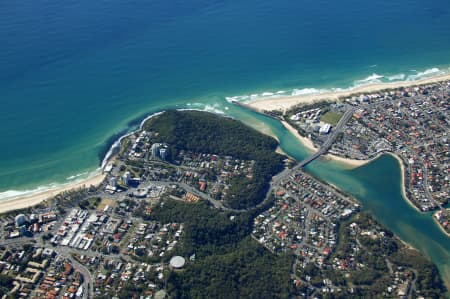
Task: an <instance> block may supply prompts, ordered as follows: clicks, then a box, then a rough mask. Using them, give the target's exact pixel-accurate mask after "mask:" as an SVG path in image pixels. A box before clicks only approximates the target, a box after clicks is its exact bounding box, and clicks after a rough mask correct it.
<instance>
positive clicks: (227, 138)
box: [144, 110, 283, 209]
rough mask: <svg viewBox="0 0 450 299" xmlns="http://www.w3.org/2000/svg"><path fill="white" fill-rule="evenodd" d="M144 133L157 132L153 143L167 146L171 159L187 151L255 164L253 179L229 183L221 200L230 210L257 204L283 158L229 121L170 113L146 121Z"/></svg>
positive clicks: (267, 140) (272, 145)
mask: <svg viewBox="0 0 450 299" xmlns="http://www.w3.org/2000/svg"><path fill="white" fill-rule="evenodd" d="M144 129H145V130H147V131H153V132H157V133H158V135H157V136H156V140H157V141H159V142H165V143H168V144H169V145H170V151H169V152H170V153H171V156H172V159H174V158H175V157H176V154H177V153H178V152H179V151H180V150H188V151H193V152H197V153H213V154H218V155H225V156H232V157H234V158H236V159H244V160H255V161H256V164H255V169H254V174H253V178H251V179H249V178H246V177H236V178H235V179H234V180H233V183H232V187H231V188H230V190H229V191H228V193H227V196H226V198H225V202H226V203H227V204H228V205H229V206H230V207H232V208H236V209H242V208H248V207H252V206H255V205H256V204H258V203H259V202H261V201H262V199H263V198H264V196H265V194H266V192H267V190H268V187H269V184H268V183H269V180H270V179H271V177H272V176H273V175H275V174H276V173H278V172H279V171H281V170H282V159H283V156H282V155H279V154H277V153H276V152H275V149H276V147H277V146H278V143H277V141H276V140H275V139H273V138H271V137H269V136H266V135H264V134H261V133H259V132H258V131H256V130H254V129H252V128H250V127H248V126H246V125H244V124H242V123H241V122H239V121H237V120H234V119H231V118H225V117H219V116H217V115H215V114H212V113H206V112H200V111H176V110H170V111H167V112H165V113H164V114H162V115H160V116H157V117H154V118H151V119H149V120H148V121H147V122H146V123H145V125H144Z"/></svg>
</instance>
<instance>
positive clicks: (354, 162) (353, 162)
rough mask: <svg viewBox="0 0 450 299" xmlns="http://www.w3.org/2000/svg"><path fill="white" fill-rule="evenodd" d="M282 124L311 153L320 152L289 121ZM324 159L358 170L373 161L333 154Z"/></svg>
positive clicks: (325, 156)
mask: <svg viewBox="0 0 450 299" xmlns="http://www.w3.org/2000/svg"><path fill="white" fill-rule="evenodd" d="M281 123H282V124H283V126H284V127H285V128H286V129H287V130H289V132H291V133H292V135H294V136H295V137H296V138H297V139H298V140H299V141H300V142H301V143H302V144H303V145H304V146H305V147H306V148H307V149H308V150H309V151H310V152H311V153H314V152H316V151H318V150H319V149H318V148H317V147H315V146H314V143H313V142H312V141H311V139H309V138H306V137H303V136H301V135H300V134H299V133H298V131H297V130H296V129H295V128H294V127H293V126H292V125H291V124H289V123H288V122H287V121H285V120H283V121H281ZM323 158H324V159H325V160H332V161H335V162H339V163H341V164H344V165H345V166H346V167H350V168H356V167H361V166H363V165H365V164H367V163H369V162H370V161H372V159H370V160H355V159H348V158H343V157H339V156H336V155H331V154H326V155H324V156H323Z"/></svg>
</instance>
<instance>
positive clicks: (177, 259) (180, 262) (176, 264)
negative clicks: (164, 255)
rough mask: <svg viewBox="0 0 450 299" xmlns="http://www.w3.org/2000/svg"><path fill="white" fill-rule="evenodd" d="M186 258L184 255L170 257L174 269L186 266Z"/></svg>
mask: <svg viewBox="0 0 450 299" xmlns="http://www.w3.org/2000/svg"><path fill="white" fill-rule="evenodd" d="M185 263H186V260H185V259H184V257H182V256H178V255H177V256H174V257H173V258H171V259H170V266H171V267H172V268H174V269H181V268H183V267H184V264H185Z"/></svg>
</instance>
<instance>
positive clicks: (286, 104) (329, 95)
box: [247, 74, 450, 112]
mask: <svg viewBox="0 0 450 299" xmlns="http://www.w3.org/2000/svg"><path fill="white" fill-rule="evenodd" d="M447 80H450V74H446V75H442V76H435V77H432V78H425V79H421V80H416V81H399V82H392V83H376V84H370V85H364V86H360V87H355V88H352V89H348V90H343V91H336V92H325V93H321V94H307V95H298V96H285V97H275V98H259V99H255V100H254V101H252V102H250V103H248V104H247V105H248V106H249V107H251V108H253V109H255V110H258V111H273V110H278V111H283V112H284V111H286V110H289V109H290V108H292V107H293V106H295V105H298V104H310V103H314V102H320V101H336V100H338V99H339V98H344V97H350V96H352V95H355V94H361V93H374V92H378V91H382V90H389V89H396V88H401V87H411V86H417V85H424V84H431V83H436V82H441V81H447Z"/></svg>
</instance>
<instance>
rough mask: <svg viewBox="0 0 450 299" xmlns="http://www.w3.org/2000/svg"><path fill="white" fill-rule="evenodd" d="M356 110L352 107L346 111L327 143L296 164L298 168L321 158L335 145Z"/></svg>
mask: <svg viewBox="0 0 450 299" xmlns="http://www.w3.org/2000/svg"><path fill="white" fill-rule="evenodd" d="M354 111H355V108H350V109H349V110H347V111H345V113H344V115H343V116H342V117H341V119H340V120H339V122H338V123H337V125H336V127H335V129H334V130H333V132H332V133H331V134H330V136H329V137H328V138H327V140H326V141H325V143H324V144H322V146H321V147H320V149H319V150H318V151H317V152H315V153H314V154H312V155H311V156H309V157H307V158H305V159H304V160H303V161H301V162H300V163H298V164H297V165H296V168H303V167H305V166H306V165H308V164H309V163H311V162H312V161H314V160H315V159H317V158H319V157H320V156H321V155H323V154H325V153H326V152H327V151H328V150H329V149H330V147H331V146H332V145H333V143H334V141H335V140H336V138H337V136H338V135H339V133H341V132H342V130H343V129H344V126H345V124H346V123H347V122H348V121H349V120H350V118H351V117H352V115H353V112H354Z"/></svg>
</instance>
